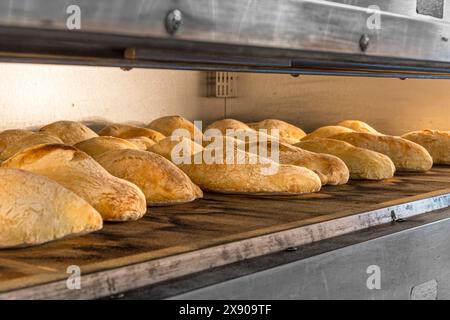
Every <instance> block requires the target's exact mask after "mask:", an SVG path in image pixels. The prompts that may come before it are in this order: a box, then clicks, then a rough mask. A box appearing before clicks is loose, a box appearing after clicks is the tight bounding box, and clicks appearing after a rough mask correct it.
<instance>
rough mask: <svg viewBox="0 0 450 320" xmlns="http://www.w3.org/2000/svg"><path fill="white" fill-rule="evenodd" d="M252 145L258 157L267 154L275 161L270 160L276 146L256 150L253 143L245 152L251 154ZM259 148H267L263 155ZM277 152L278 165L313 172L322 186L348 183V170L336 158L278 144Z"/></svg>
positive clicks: (264, 145) (263, 145) (248, 145)
mask: <svg viewBox="0 0 450 320" xmlns="http://www.w3.org/2000/svg"><path fill="white" fill-rule="evenodd" d="M252 145H253V146H254V147H253V150H254V151H256V152H258V153H259V155H262V156H266V154H267V157H269V158H271V159H272V160H275V159H274V158H272V151H273V147H274V146H276V145H274V144H273V143H271V142H268V143H267V144H262V145H260V144H257V146H258V147H257V148H256V147H255V144H254V143H253V144H247V145H246V148H247V149H246V150H247V151H249V152H252V151H251V150H252V147H251V146H252ZM261 147H264V148H267V152H266V153H265V154H261V149H260V148H261ZM278 150H279V160H278V162H279V163H281V164H291V165H296V166H300V167H305V168H307V169H309V170H312V171H314V172H315V173H316V174H317V175H318V176H319V178H320V180H321V183H322V185H327V184H328V185H341V184H346V183H347V182H348V179H349V176H350V173H349V170H348V168H347V166H346V165H345V163H344V162H343V161H342V160H341V159H339V158H338V157H335V156H332V155H329V154H322V153H314V152H310V151H307V150H303V149H301V148H298V147H294V146H292V145H289V144H285V143H279V144H278Z"/></svg>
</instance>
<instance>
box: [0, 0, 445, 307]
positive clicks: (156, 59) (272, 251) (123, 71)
mask: <svg viewBox="0 0 450 320" xmlns="http://www.w3.org/2000/svg"><path fill="white" fill-rule="evenodd" d="M449 38H450V6H449V4H448V3H446V1H444V0H430V1H422V0H416V1H410V0H399V1H389V0H349V1H344V0H339V1H338V0H336V1H319V0H279V1H272V0H258V1H239V0H232V1H219V0H181V1H180V0H179V1H177V0H95V1H92V0H77V1H70V0H61V1H51V0H14V1H6V0H4V1H3V0H0V60H1V61H2V62H1V63H0V114H1V119H2V121H1V123H0V130H1V131H3V130H8V129H30V130H34V129H39V128H41V127H42V126H44V125H47V124H49V123H51V122H54V121H59V120H71V121H79V122H83V123H85V124H86V125H88V126H89V127H90V128H91V129H92V130H94V131H97V132H98V131H99V130H101V129H102V127H103V126H104V125H105V124H107V123H128V124H133V125H137V126H144V125H146V124H148V123H150V122H151V121H152V120H154V119H157V118H159V117H163V116H169V115H176V114H178V115H182V116H184V117H185V118H187V119H189V120H191V121H194V120H196V121H202V122H201V124H202V125H203V129H205V128H206V126H208V125H209V124H211V123H212V122H214V121H216V120H220V119H224V118H232V119H238V120H240V121H243V122H246V123H250V122H254V121H260V120H264V119H270V118H276V119H280V120H284V121H287V122H289V123H291V124H293V125H296V126H298V127H300V128H302V129H303V130H305V131H306V132H311V131H313V130H315V129H317V128H319V127H322V126H326V125H334V124H337V123H339V122H340V121H342V120H347V119H358V120H361V121H365V122H367V123H369V124H371V125H372V126H373V127H374V128H376V129H377V130H378V131H379V132H382V133H384V134H386V135H392V136H400V135H402V134H404V133H406V132H410V131H414V130H422V129H434V130H442V131H445V130H450V108H449V107H448V101H450V82H449V81H448V78H450V42H449ZM0 147H1V146H0ZM443 152H444V153H446V154H447V155H448V153H450V150H443ZM4 160H6V159H4ZM449 184H450V167H448V166H445V165H436V164H435V165H434V166H433V168H432V169H431V170H429V171H427V172H422V173H417V172H412V173H411V172H410V173H403V172H398V173H396V174H395V176H394V177H392V178H390V179H384V180H381V181H370V180H353V179H350V180H349V182H348V183H347V184H344V185H339V186H324V187H322V189H321V191H320V192H316V193H311V194H305V195H295V196H289V195H256V196H255V195H249V194H223V193H213V192H204V194H203V198H201V199H197V200H195V201H193V202H189V203H184V204H179V205H172V206H163V207H159V206H155V207H153V206H150V207H149V208H148V212H147V214H146V215H145V216H144V217H143V218H142V219H140V220H139V221H130V222H122V223H108V222H105V224H104V226H103V229H102V230H100V231H97V232H94V233H90V234H87V235H84V236H77V237H71V238H66V239H60V240H56V241H52V242H49V243H46V244H42V245H38V246H32V247H27V248H12V249H6V250H0V298H1V299H21V298H25V299H52V298H69V299H70V298H72V299H94V298H104V297H114V298H149V299H159V298H173V299H176V298H189V299H202V298H217V299H252V298H255V299H317V298H328V299H341V298H351V299H370V298H377V299H381V298H383V299H437V298H439V299H448V298H450V282H449V280H448V278H449V277H448V274H449V273H450V254H449V252H450V251H449V250H448V243H449V240H450V239H449V234H450V233H449V232H448V230H449V229H450V220H449V218H448V217H449V213H450V211H449V209H448V207H449V205H450V188H449ZM49 201H53V200H52V199H49ZM0 210H5V209H4V208H2V206H1V204H0ZM0 214H3V213H2V212H0ZM0 221H5V220H0ZM3 223H4V222H3ZM0 230H3V229H2V228H1V227H0ZM0 239H1V238H0ZM78 280H79V281H78ZM77 281H78V282H77Z"/></svg>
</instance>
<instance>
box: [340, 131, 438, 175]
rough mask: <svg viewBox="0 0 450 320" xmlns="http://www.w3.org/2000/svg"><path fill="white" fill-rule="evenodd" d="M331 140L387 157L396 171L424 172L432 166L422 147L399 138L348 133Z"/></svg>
mask: <svg viewBox="0 0 450 320" xmlns="http://www.w3.org/2000/svg"><path fill="white" fill-rule="evenodd" d="M332 138H333V139H336V140H342V141H346V142H348V143H350V144H352V145H354V146H356V147H359V148H365V149H369V150H372V151H376V152H380V153H382V154H384V155H386V156H388V157H389V158H391V160H392V162H394V165H395V168H396V170H397V171H416V172H425V171H428V170H430V169H431V167H432V166H433V159H432V158H431V156H430V154H429V153H428V151H427V150H426V149H425V148H424V147H422V146H420V145H418V144H417V143H414V142H412V141H409V140H406V139H403V138H400V137H393V136H385V135H379V134H373V133H362V132H349V133H341V134H337V135H335V136H332Z"/></svg>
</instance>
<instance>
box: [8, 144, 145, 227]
mask: <svg viewBox="0 0 450 320" xmlns="http://www.w3.org/2000/svg"><path fill="white" fill-rule="evenodd" d="M1 166H2V167H4V168H18V169H24V170H27V171H31V172H34V173H37V174H40V175H43V176H46V177H48V178H50V179H52V180H54V181H56V182H58V183H59V184H61V185H62V186H63V187H65V188H67V189H69V190H71V191H73V192H74V193H76V194H77V195H78V196H80V197H82V198H83V199H85V200H86V201H87V202H88V203H90V204H91V205H92V206H93V207H94V208H95V209H96V210H97V211H98V212H99V213H100V214H101V215H102V217H103V219H104V220H109V221H126V220H136V219H139V218H141V217H142V216H143V215H144V214H145V213H146V210H147V208H146V202H145V196H144V194H143V193H142V191H141V190H140V189H139V188H138V187H137V186H135V185H134V184H132V183H130V182H128V181H125V180H122V179H119V178H116V177H114V176H113V175H111V174H110V173H108V172H107V171H106V170H105V169H104V168H103V167H102V166H101V165H100V164H98V163H97V162H96V161H95V160H94V159H92V158H91V157H90V156H88V155H87V154H86V153H84V152H82V151H80V150H78V149H76V148H74V147H72V146H68V145H63V144H47V145H39V146H35V147H31V148H28V149H26V150H23V151H22V152H20V153H18V154H16V155H15V156H13V157H11V158H9V159H8V160H6V161H5V162H3V163H2V164H1Z"/></svg>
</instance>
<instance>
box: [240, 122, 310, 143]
mask: <svg viewBox="0 0 450 320" xmlns="http://www.w3.org/2000/svg"><path fill="white" fill-rule="evenodd" d="M247 125H248V126H249V127H250V128H252V129H254V130H259V129H266V130H267V131H268V132H267V133H268V134H270V130H272V129H278V130H279V135H280V138H285V139H289V140H290V141H291V143H296V142H298V141H300V140H301V139H302V138H303V137H304V136H306V133H305V131H303V130H302V129H300V128H298V127H296V126H294V125H292V124H290V123H287V122H285V121H282V120H277V119H266V120H262V121H259V122H251V123H247Z"/></svg>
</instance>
